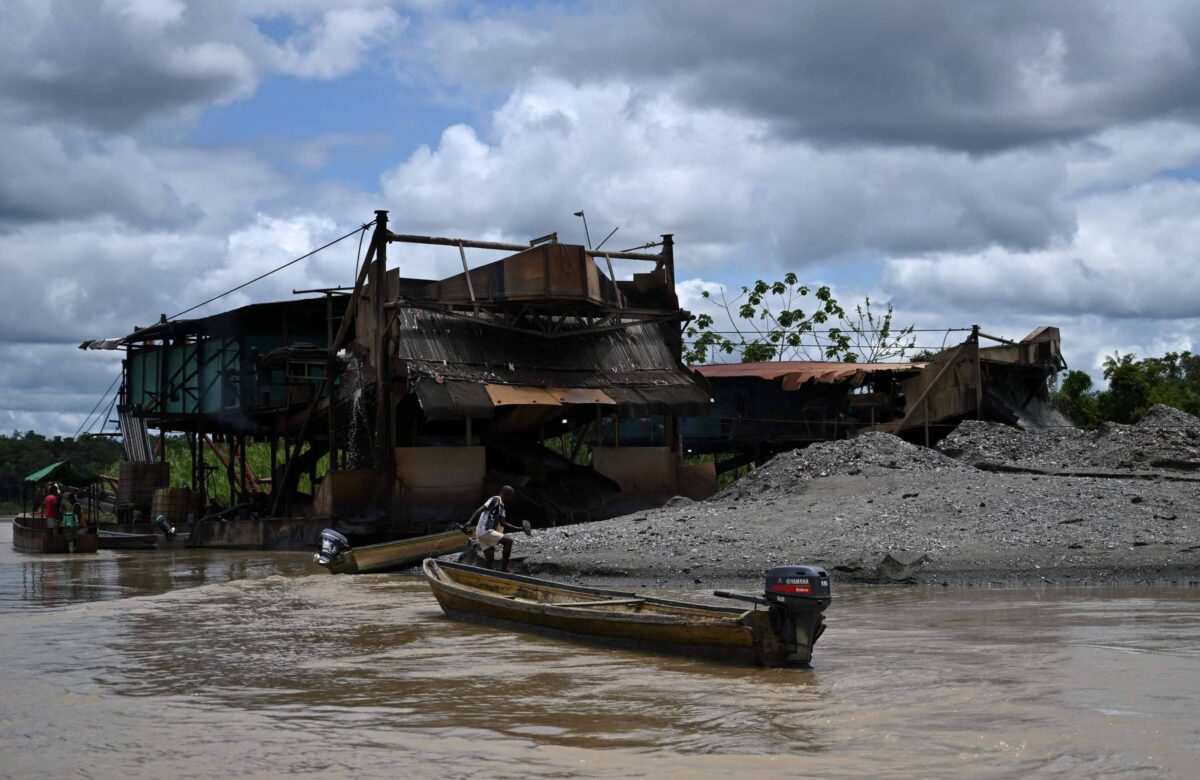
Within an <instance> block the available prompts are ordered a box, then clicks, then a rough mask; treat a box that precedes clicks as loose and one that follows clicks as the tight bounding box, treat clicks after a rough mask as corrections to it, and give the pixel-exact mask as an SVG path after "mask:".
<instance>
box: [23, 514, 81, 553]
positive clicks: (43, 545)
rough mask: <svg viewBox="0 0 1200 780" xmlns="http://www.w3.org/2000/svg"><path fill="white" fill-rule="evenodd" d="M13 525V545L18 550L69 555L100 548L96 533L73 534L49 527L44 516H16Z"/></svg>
mask: <svg viewBox="0 0 1200 780" xmlns="http://www.w3.org/2000/svg"><path fill="white" fill-rule="evenodd" d="M12 526H13V537H12V546H13V549H14V550H16V551H17V552H23V553H45V554H52V555H67V554H72V553H94V552H96V551H97V550H98V549H99V548H100V547H99V538H98V537H97V536H96V535H95V533H92V532H89V530H81V531H78V532H77V533H75V534H74V536H71V535H69V534H65V533H63V530H62V529H61V528H47V527H46V520H45V518H42V517H15V518H13V523H12Z"/></svg>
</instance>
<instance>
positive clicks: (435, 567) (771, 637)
mask: <svg viewBox="0 0 1200 780" xmlns="http://www.w3.org/2000/svg"><path fill="white" fill-rule="evenodd" d="M424 574H425V578H426V580H427V581H428V582H429V586H430V588H431V589H432V591H433V594H434V597H435V598H436V599H437V601H438V604H439V605H441V607H442V610H443V611H444V612H445V613H446V614H447V615H448V616H449V617H452V618H456V619H460V620H472V621H482V622H501V623H505V624H509V625H516V626H523V627H533V628H535V629H537V630H540V631H553V632H556V633H562V634H566V635H571V636H575V637H579V638H582V639H587V640H595V641H603V642H605V643H615V644H619V645H622V646H631V647H638V648H644V649H649V650H656V651H666V652H671V653H676V654H684V655H697V656H703V657H708V658H715V659H717V660H722V661H735V662H755V663H759V664H763V665H766V666H782V665H784V652H783V644H782V640H781V639H780V638H779V637H778V636H777V635H776V634H775V632H774V630H773V628H772V625H771V620H770V616H769V613H767V612H766V611H757V610H742V609H740V608H737V607H710V606H707V605H703V604H693V603H689V602H679V601H670V600H666V599H658V598H653V597H643V596H639V595H638V594H635V593H626V592H621V591H609V590H601V589H597V588H585V587H580V586H574V585H567V584H565V583H557V582H551V581H549V580H538V579H535V578H533V577H524V576H521V575H514V574H502V573H499V572H493V571H489V570H487V569H480V568H477V567H473V566H464V565H462V564H448V563H444V562H439V561H433V560H428V561H426V562H425V564H424ZM572 602H574V603H576V604H580V603H582V604H584V605H585V606H573V605H572ZM622 602H625V603H622ZM605 604H611V606H609V607H605ZM586 605H591V606H586Z"/></svg>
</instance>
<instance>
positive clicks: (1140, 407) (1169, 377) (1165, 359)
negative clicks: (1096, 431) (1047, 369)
mask: <svg viewBox="0 0 1200 780" xmlns="http://www.w3.org/2000/svg"><path fill="white" fill-rule="evenodd" d="M1104 378H1105V379H1106V380H1108V389H1107V390H1103V391H1095V390H1093V389H1092V379H1091V377H1089V376H1088V375H1087V374H1086V373H1084V372H1083V371H1068V372H1067V374H1066V376H1065V377H1064V378H1063V380H1062V384H1061V385H1060V386H1059V389H1058V390H1057V391H1056V392H1055V393H1054V395H1053V398H1054V403H1055V405H1056V406H1057V407H1058V409H1059V410H1060V411H1062V412H1063V413H1064V414H1066V415H1067V416H1068V417H1070V418H1071V420H1072V421H1073V422H1075V423H1076V424H1077V425H1084V426H1091V425H1098V424H1100V423H1103V422H1118V423H1134V422H1137V421H1138V420H1139V419H1141V417H1142V415H1144V414H1145V413H1146V410H1147V409H1149V408H1150V407H1151V406H1153V405H1154V404H1165V405H1167V406H1173V407H1175V408H1176V409H1181V410H1183V411H1185V412H1188V413H1190V414H1197V415H1200V356H1197V355H1193V354H1192V353H1191V352H1168V353H1167V354H1165V355H1163V356H1162V357H1151V358H1145V359H1143V360H1138V359H1137V356H1136V355H1132V354H1126V355H1121V354H1119V353H1117V354H1114V355H1111V356H1109V357H1107V358H1105V360H1104Z"/></svg>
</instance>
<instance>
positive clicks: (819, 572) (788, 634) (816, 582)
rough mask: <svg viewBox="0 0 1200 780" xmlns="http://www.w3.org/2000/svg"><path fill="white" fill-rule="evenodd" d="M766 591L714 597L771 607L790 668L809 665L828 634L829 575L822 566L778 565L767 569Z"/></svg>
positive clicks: (719, 592) (724, 592) (777, 632)
mask: <svg viewBox="0 0 1200 780" xmlns="http://www.w3.org/2000/svg"><path fill="white" fill-rule="evenodd" d="M765 589H766V592H765V593H764V594H763V595H762V596H758V595H751V594H748V593H730V592H729V591H724V590H718V591H714V592H713V595H716V596H721V597H722V598H727V599H737V600H738V601H748V602H750V603H752V604H759V605H762V606H764V607H767V608H768V609H769V610H770V613H771V628H772V629H773V630H774V632H775V634H776V636H778V637H779V639H780V640H781V641H782V642H783V646H784V659H785V661H786V662H787V663H788V664H789V665H795V666H807V665H808V663H809V662H810V661H811V660H812V651H813V645H814V644H816V643H817V640H818V639H819V638H820V637H821V634H823V633H825V616H824V612H825V609H826V608H827V607H828V606H829V602H830V601H831V600H832V595H831V593H830V588H829V573H828V572H826V571H825V570H824V569H823V568H821V567H820V566H775V567H773V568H771V569H768V570H767V581H766V586H765Z"/></svg>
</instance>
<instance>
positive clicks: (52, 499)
mask: <svg viewBox="0 0 1200 780" xmlns="http://www.w3.org/2000/svg"><path fill="white" fill-rule="evenodd" d="M42 515H44V516H45V518H46V520H47V521H54V522H56V523H57V522H58V491H57V489H55V487H54V486H53V485H51V486H50V488H49V489H48V490H47V491H46V497H45V498H44V499H42Z"/></svg>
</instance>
